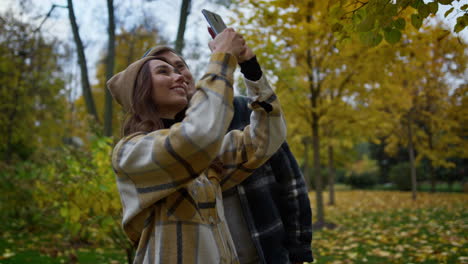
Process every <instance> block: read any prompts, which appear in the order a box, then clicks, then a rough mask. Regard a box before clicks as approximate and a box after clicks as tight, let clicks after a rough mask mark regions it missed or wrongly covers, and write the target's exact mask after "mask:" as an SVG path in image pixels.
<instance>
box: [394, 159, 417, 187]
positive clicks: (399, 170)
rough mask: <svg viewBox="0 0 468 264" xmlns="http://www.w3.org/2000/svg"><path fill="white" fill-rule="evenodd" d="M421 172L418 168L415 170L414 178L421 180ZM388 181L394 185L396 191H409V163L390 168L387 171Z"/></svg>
mask: <svg viewBox="0 0 468 264" xmlns="http://www.w3.org/2000/svg"><path fill="white" fill-rule="evenodd" d="M422 173H423V170H422V169H421V168H419V167H417V168H416V177H417V178H418V179H421V176H422ZM388 174H389V178H390V181H391V182H392V183H393V184H395V186H396V187H397V188H398V190H402V191H409V190H411V166H410V164H409V162H401V163H398V164H397V165H394V166H392V167H391V168H390V171H389V173H388Z"/></svg>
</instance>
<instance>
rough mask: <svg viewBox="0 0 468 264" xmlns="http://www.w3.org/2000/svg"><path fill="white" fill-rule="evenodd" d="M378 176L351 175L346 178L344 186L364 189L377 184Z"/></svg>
mask: <svg viewBox="0 0 468 264" xmlns="http://www.w3.org/2000/svg"><path fill="white" fill-rule="evenodd" d="M377 180H378V176H377V174H376V173H374V172H363V173H354V172H353V173H351V175H349V176H348V177H347V178H346V184H348V185H350V186H351V187H352V188H357V189H366V188H370V187H372V186H374V185H375V184H377Z"/></svg>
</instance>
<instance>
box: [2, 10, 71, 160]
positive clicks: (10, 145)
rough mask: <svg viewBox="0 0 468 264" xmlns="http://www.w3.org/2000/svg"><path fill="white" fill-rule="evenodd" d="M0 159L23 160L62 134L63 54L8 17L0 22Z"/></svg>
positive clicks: (51, 42) (56, 141)
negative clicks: (0, 142) (0, 101)
mask: <svg viewBox="0 0 468 264" xmlns="http://www.w3.org/2000/svg"><path fill="white" fill-rule="evenodd" d="M0 33H1V35H0V51H1V52H0V72H1V74H0V94H1V98H2V103H1V104H0V124H1V125H0V127H1V128H0V138H1V141H2V142H4V143H3V144H1V146H0V155H1V159H2V160H5V161H7V162H10V161H13V160H15V159H16V158H19V159H27V158H28V157H29V156H30V155H31V154H32V153H33V152H34V151H35V149H36V148H39V147H41V146H47V147H53V146H56V145H58V144H60V143H61V139H62V136H63V135H64V130H63V128H64V109H66V104H65V103H66V102H65V92H64V90H65V75H64V74H63V68H62V64H61V63H63V61H62V60H63V59H65V54H61V53H60V52H59V51H58V50H59V47H63V46H62V44H61V43H59V42H58V41H56V40H46V39H44V38H43V37H42V35H41V33H40V31H35V30H34V29H33V28H32V26H31V25H29V24H27V23H24V22H21V21H19V20H18V19H16V18H15V16H14V15H13V14H11V13H6V14H4V15H1V17H0Z"/></svg>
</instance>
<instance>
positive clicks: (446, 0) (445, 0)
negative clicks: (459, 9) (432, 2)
mask: <svg viewBox="0 0 468 264" xmlns="http://www.w3.org/2000/svg"><path fill="white" fill-rule="evenodd" d="M438 1H439V3H441V4H442V5H450V4H452V2H453V0H438Z"/></svg>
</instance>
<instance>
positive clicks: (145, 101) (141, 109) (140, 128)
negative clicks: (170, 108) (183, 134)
mask: <svg viewBox="0 0 468 264" xmlns="http://www.w3.org/2000/svg"><path fill="white" fill-rule="evenodd" d="M155 59H159V60H160V59H161V58H155ZM150 61H151V60H149V61H147V62H145V64H143V66H142V67H141V70H140V72H139V73H138V77H137V79H136V84H135V89H134V91H133V98H132V109H131V110H130V112H129V114H128V116H127V118H126V119H125V121H124V124H123V126H122V134H123V136H128V135H130V134H133V133H135V132H151V131H155V130H158V129H161V128H164V124H163V122H162V120H161V117H160V114H159V112H158V107H157V105H156V104H155V103H154V102H153V99H152V91H153V83H152V81H151V69H150V66H149V62H150Z"/></svg>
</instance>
